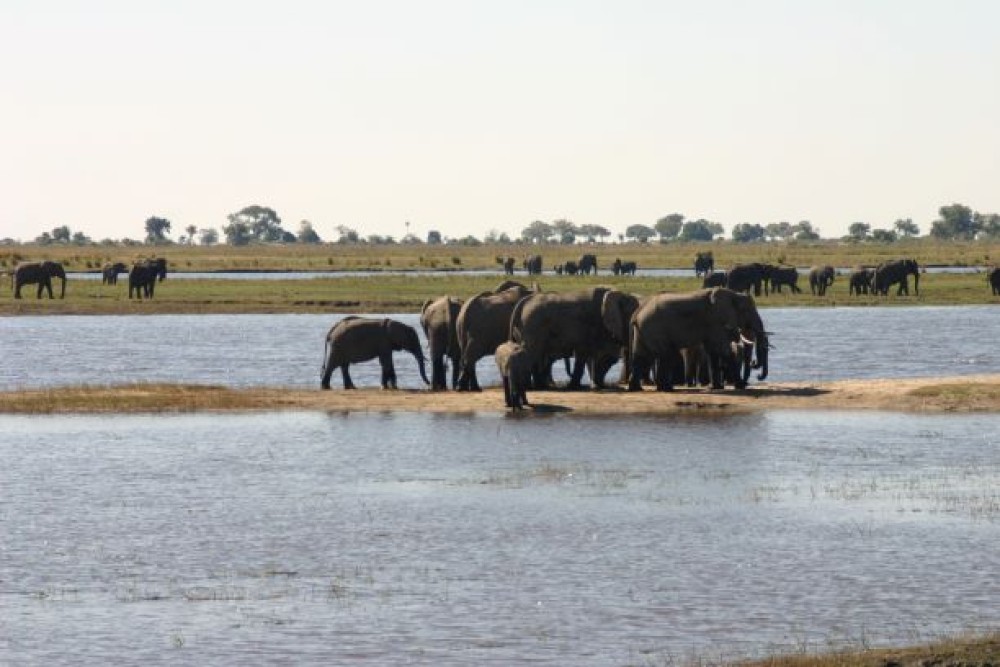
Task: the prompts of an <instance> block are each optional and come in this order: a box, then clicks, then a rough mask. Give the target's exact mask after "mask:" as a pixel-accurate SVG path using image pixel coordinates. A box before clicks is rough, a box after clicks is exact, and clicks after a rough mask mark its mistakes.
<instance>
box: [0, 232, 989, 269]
mask: <svg viewBox="0 0 1000 667" xmlns="http://www.w3.org/2000/svg"><path fill="white" fill-rule="evenodd" d="M706 250H711V251H712V252H713V254H714V255H715V259H716V264H717V265H718V266H719V267H720V268H721V267H726V266H729V265H732V264H735V263H740V262H753V261H766V262H771V263H775V264H791V265H794V266H803V267H804V266H813V265H817V264H832V265H833V266H837V267H851V266H855V265H858V264H877V263H878V262H881V261H883V260H886V259H892V258H896V257H913V258H915V259H916V260H917V261H918V262H920V263H921V264H924V265H950V266H984V265H987V264H990V263H991V262H993V261H995V260H994V258H1000V243H997V242H992V241H975V242H944V241H937V240H934V239H930V238H921V239H911V240H907V241H900V242H897V243H889V244H886V243H881V244H880V243H843V242H840V241H817V242H788V243H757V244H745V243H733V242H731V241H715V242H711V243H667V244H661V243H625V244H581V245H572V246H563V245H556V244H549V245H544V246H529V245H482V246H474V247H468V246H455V245H426V244H421V245H377V246H373V245H367V244H358V245H340V244H318V245H253V246H243V247H232V246H225V245H218V246H211V247H203V246H178V245H170V246H157V247H147V246H132V247H124V246H101V245H94V246H74V245H68V246H63V245H46V246H39V245H34V244H27V245H20V246H6V247H0V270H5V269H9V268H10V267H11V266H13V265H14V264H15V263H16V262H17V261H36V260H42V259H54V260H58V261H61V262H63V264H64V265H65V266H67V267H68V268H69V270H71V271H87V270H97V269H99V268H100V267H101V266H102V265H103V264H104V263H105V262H109V261H111V262H115V261H123V262H126V263H128V262H131V261H132V260H133V259H135V258H138V257H142V256H147V255H151V254H155V255H157V256H160V257H166V258H167V260H168V261H169V262H170V266H171V269H172V270H177V271H255V270H256V271H262V270H286V271H333V270H337V271H345V270H346V271H351V270H375V271H378V270H416V269H436V270H448V269H452V270H454V269H491V268H496V267H497V264H496V258H497V257H501V256H505V255H511V256H513V257H515V258H517V260H518V266H519V267H520V259H521V258H522V257H524V256H525V255H527V254H533V253H538V254H541V255H542V256H543V258H544V263H545V266H546V267H552V266H554V265H555V264H557V263H561V262H565V261H566V260H570V259H577V258H579V256H580V255H581V254H582V253H584V252H593V253H595V254H596V255H597V257H598V262H599V264H600V266H602V267H610V266H611V263H612V262H613V261H614V258H615V257H620V258H622V259H623V260H632V261H635V262H637V263H638V265H639V266H640V267H645V268H690V267H691V266H692V263H693V261H694V256H695V253H696V252H699V251H706Z"/></svg>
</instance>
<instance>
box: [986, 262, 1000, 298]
mask: <svg viewBox="0 0 1000 667" xmlns="http://www.w3.org/2000/svg"><path fill="white" fill-rule="evenodd" d="M986 280H987V282H989V284H990V287H991V288H993V296H998V295H1000V268H998V267H995V266H994V267H993V268H992V269H990V270H989V272H988V273H987V274H986Z"/></svg>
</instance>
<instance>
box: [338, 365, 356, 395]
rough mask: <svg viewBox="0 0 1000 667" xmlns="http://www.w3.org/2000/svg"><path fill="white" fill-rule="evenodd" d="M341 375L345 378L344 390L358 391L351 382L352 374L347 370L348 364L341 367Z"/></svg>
mask: <svg viewBox="0 0 1000 667" xmlns="http://www.w3.org/2000/svg"><path fill="white" fill-rule="evenodd" d="M340 374H341V375H342V376H343V378H344V389H356V387H355V386H354V383H353V382H351V374H350V372H348V370H347V363H346V362H345V363H344V365H343V366H341V367H340Z"/></svg>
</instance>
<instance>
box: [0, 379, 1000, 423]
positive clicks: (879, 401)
mask: <svg viewBox="0 0 1000 667" xmlns="http://www.w3.org/2000/svg"><path fill="white" fill-rule="evenodd" d="M529 400H530V401H531V403H532V407H531V408H530V409H528V410H526V411H525V413H526V414H532V413H575V414H622V413H632V414H642V413H647V414H672V413H681V412H690V411H702V412H713V411H717V412H723V411H751V410H796V409H811V410H820V409H823V410H826V409H843V410H893V411H903V412H950V411H954V412H971V411H977V412H995V411H1000V375H978V376H962V377H953V378H942V377H937V378H910V379H891V380H850V381H840V382H828V383H792V382H788V383H780V382H778V383H766V384H761V385H756V386H753V387H752V388H750V389H748V390H746V391H739V392H738V391H733V390H726V391H718V392H717V391H710V390H706V389H700V388H698V389H679V390H677V391H674V392H672V393H659V392H654V391H649V390H647V391H643V392H641V393H628V392H625V391H619V390H605V391H582V392H561V391H545V392H531V393H530V394H529ZM505 409H506V408H505V407H504V405H503V394H502V392H501V390H500V389H499V388H490V389H487V390H485V391H483V392H482V393H455V392H437V393H432V392H428V391H382V390H380V389H360V390H356V391H343V390H339V389H334V390H332V391H320V390H319V389H316V390H303V389H283V388H254V389H229V388H226V387H218V386H204V385H174V384H137V385H123V386H88V387H66V388H56V389H46V390H26V391H12V392H2V393H0V413H20V414H31V413H36V414H54V413H101V412H188V411H235V410H324V411H337V412H341V411H342V412H373V411H374V412H381V411H411V412H437V413H469V412H502V411H504V410H505Z"/></svg>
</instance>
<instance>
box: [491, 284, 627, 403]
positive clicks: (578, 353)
mask: <svg viewBox="0 0 1000 667" xmlns="http://www.w3.org/2000/svg"><path fill="white" fill-rule="evenodd" d="M610 293H617V294H622V293H621V292H617V290H612V289H610V288H608V287H594V288H591V289H587V290H582V291H578V292H568V293H562V294H552V293H536V294H532V295H530V296H527V297H525V298H523V299H521V300H520V301H519V302H518V303H517V305H516V307H515V308H514V312H513V313H512V314H511V317H510V340H512V341H514V342H515V343H520V344H522V345H523V346H524V348H525V350H527V353H528V358H529V361H530V362H531V369H532V386H533V387H534V388H535V389H544V388H546V387H548V386H549V384H550V377H549V375H550V374H549V368H550V367H551V363H552V361H553V360H555V359H563V358H566V357H570V356H572V357H574V358H575V359H576V364H575V365H574V368H573V370H572V375H571V376H570V380H569V384H568V385H567V389H580V388H582V383H581V380H582V377H583V369H584V368H585V367H586V368H587V369H588V370H589V372H590V377H591V380H592V381H593V383H594V386H595V387H597V388H601V387H603V386H604V373H606V372H607V369H608V368H610V367H611V365H612V364H610V363H608V362H607V359H608V358H610V357H614V358H615V360H617V357H618V352H619V349H620V347H621V345H622V343H623V341H624V331H625V322H626V321H627V320H624V321H620V322H618V324H616V325H614V326H616V327H617V328H618V329H619V330H620V333H621V336H622V338H621V339H616V336H615V335H614V333H613V332H612V330H611V328H610V327H608V326H607V320H611V319H614V318H615V317H619V318H620V317H622V314H621V313H622V310H621V308H620V307H619V303H618V302H617V301H616V300H615V299H613V298H612V299H609V300H605V296H606V295H608V294H610ZM612 308H613V309H614V310H613V311H611V312H609V311H608V309H612Z"/></svg>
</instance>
